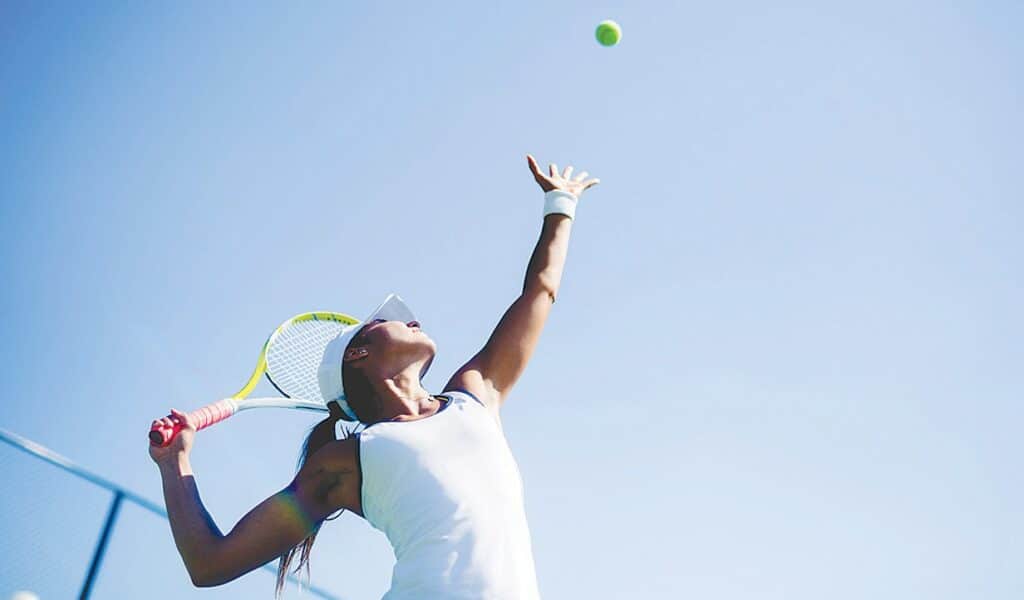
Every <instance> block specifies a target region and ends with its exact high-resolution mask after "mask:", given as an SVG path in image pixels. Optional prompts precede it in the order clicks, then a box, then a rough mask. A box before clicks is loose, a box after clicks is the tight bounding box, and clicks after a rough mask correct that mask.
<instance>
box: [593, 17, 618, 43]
mask: <svg viewBox="0 0 1024 600" xmlns="http://www.w3.org/2000/svg"><path fill="white" fill-rule="evenodd" d="M594 34H595V35H596V36H597V41H598V42H600V43H601V45H602V46H614V45H615V44H618V43H619V40H620V39H621V38H622V28H621V27H619V24H618V23H616V22H615V21H601V22H600V23H598V24H597V31H595V32H594Z"/></svg>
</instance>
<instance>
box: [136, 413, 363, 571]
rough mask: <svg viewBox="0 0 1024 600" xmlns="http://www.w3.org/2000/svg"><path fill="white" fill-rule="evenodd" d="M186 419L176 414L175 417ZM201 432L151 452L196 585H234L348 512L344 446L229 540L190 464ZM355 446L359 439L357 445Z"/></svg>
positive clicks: (325, 453) (260, 508) (322, 457)
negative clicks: (206, 502)
mask: <svg viewBox="0 0 1024 600" xmlns="http://www.w3.org/2000/svg"><path fill="white" fill-rule="evenodd" d="M174 417H177V418H181V419H182V420H184V419H185V415H183V414H182V413H179V412H177V411H174V412H173V416H172V417H166V418H167V419H173V418H174ZM194 433H195V429H194V428H192V427H186V428H185V429H182V431H181V433H180V434H179V435H178V436H177V437H176V438H175V441H174V442H172V443H171V445H170V446H168V447H167V448H159V447H153V446H151V447H150V455H151V456H152V457H153V460H154V461H155V462H156V463H157V465H158V466H159V467H160V476H161V479H162V481H163V489H164V500H165V502H166V504H167V516H168V519H169V520H170V523H171V532H172V534H173V535H174V543H175V545H176V546H177V547H178V553H179V554H181V558H182V560H183V561H184V563H185V568H186V569H187V570H188V574H189V577H191V579H192V583H194V584H195V585H196V586H199V587H209V586H215V585H220V584H223V583H227V582H229V581H231V580H233V579H236V578H238V577H240V576H242V575H244V574H245V573H248V572H249V571H252V570H253V569H255V568H257V567H260V566H262V565H264V564H266V563H267V562H270V561H271V560H273V559H275V558H277V557H279V556H281V555H282V554H283V553H285V552H286V551H287V550H289V549H290V548H292V547H294V546H295V545H296V544H298V543H299V542H301V541H302V540H304V539H305V538H306V536H308V535H309V534H310V533H312V532H313V531H314V530H315V528H316V526H317V525H318V524H319V523H320V522H321V521H323V519H324V518H326V517H327V516H329V515H330V514H331V513H333V512H336V511H337V510H338V509H340V508H343V506H342V500H341V499H342V497H344V495H345V493H344V491H345V486H346V482H347V481H350V478H349V475H351V465H350V464H349V463H350V462H351V461H349V460H347V459H346V457H347V456H348V454H349V453H348V452H347V448H345V447H344V446H345V444H346V443H350V440H342V441H339V442H335V443H333V444H328V445H327V446H325V447H323V448H321V449H320V450H319V451H318V452H317V453H316V454H314V455H313V456H311V457H310V458H309V459H308V460H307V461H306V463H305V465H304V466H303V468H302V469H301V470H300V471H299V473H298V475H296V476H295V479H294V480H293V481H292V482H291V484H289V485H288V487H286V488H285V489H283V490H281V491H280V492H278V493H276V494H274V495H273V496H271V497H269V498H267V499H266V500H264V501H263V502H261V503H260V504H259V505H257V506H256V507H255V508H253V509H252V510H251V511H249V512H248V514H246V515H245V516H244V517H242V519H241V520H240V521H239V522H238V524H236V525H235V527H234V528H233V529H232V530H231V531H230V532H229V533H228V534H227V535H224V534H222V533H221V532H220V529H218V527H217V525H216V523H214V521H213V518H212V517H211V516H210V514H209V513H208V512H207V511H206V507H204V506H203V502H202V499H200V497H199V488H198V487H197V486H196V481H195V477H194V476H193V474H192V467H191V464H190V462H189V452H190V451H191V446H192V437H193V435H194ZM353 439H354V438H353Z"/></svg>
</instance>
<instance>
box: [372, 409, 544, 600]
mask: <svg viewBox="0 0 1024 600" xmlns="http://www.w3.org/2000/svg"><path fill="white" fill-rule="evenodd" d="M441 395H442V396H444V397H447V398H449V401H448V402H447V403H446V404H445V405H444V406H443V407H442V408H441V410H440V411H439V412H437V413H435V414H433V415H431V416H429V417H426V418H423V419H418V420H416V421H394V422H382V423H375V424H373V425H371V426H369V427H367V428H366V429H364V430H363V431H362V432H360V433H359V434H358V435H359V440H360V442H359V460H360V464H361V467H362V475H363V486H362V502H363V515H364V516H365V518H366V520H367V521H368V522H369V523H370V525H372V526H373V527H374V528H376V529H379V530H380V531H382V532H384V535H386V536H387V538H388V540H389V541H390V542H391V546H392V548H393V549H394V552H395V567H394V570H393V572H392V575H391V589H390V590H389V591H388V592H387V593H386V594H385V595H384V600H406V599H410V598H417V599H422V598H445V599H447V598H473V599H499V598H500V599H516V600H529V599H535V598H540V593H539V591H538V589H537V577H536V573H535V572H534V565H533V553H532V551H531V549H530V531H529V529H528V527H527V524H526V512H525V509H524V505H523V483H522V478H521V476H520V474H519V467H518V466H517V465H516V461H515V459H514V458H513V457H512V452H511V450H509V447H508V442H507V441H506V440H505V435H504V433H503V432H502V430H501V425H500V424H499V423H498V420H497V419H496V418H495V417H494V415H493V414H492V413H491V412H490V411H489V410H488V409H486V408H485V407H484V406H483V404H481V403H480V401H479V400H477V399H476V398H475V397H474V396H473V395H471V394H469V393H468V392H462V391H450V392H445V393H444V394H441Z"/></svg>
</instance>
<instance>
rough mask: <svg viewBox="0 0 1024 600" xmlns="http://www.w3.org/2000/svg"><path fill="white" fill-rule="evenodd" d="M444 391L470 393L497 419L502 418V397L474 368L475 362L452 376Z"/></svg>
mask: <svg viewBox="0 0 1024 600" xmlns="http://www.w3.org/2000/svg"><path fill="white" fill-rule="evenodd" d="M444 391H445V392H450V391H458V392H469V393H470V394H472V395H473V396H476V398H477V400H479V401H480V402H481V403H482V404H483V405H484V406H486V407H487V409H488V410H490V411H491V412H492V413H493V414H494V416H495V417H496V418H500V413H499V410H500V408H501V396H500V395H499V394H498V391H497V390H495V389H494V387H492V386H491V385H490V384H489V383H488V382H487V380H486V379H484V377H483V375H482V374H481V373H480V371H479V370H478V369H477V368H475V367H474V365H473V361H470V362H469V363H467V364H466V365H465V366H464V367H462V368H461V369H459V370H458V371H457V372H456V373H455V374H454V375H452V378H451V379H449V380H448V383H447V384H446V385H445V386H444Z"/></svg>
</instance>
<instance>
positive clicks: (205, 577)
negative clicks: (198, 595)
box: [189, 571, 234, 588]
mask: <svg viewBox="0 0 1024 600" xmlns="http://www.w3.org/2000/svg"><path fill="white" fill-rule="evenodd" d="M189 577H190V578H191V579H192V585H194V586H196V587H197V588H209V587H217V586H218V585H224V584H225V583H227V582H229V581H231V580H232V579H234V577H225V576H224V575H222V574H218V573H213V572H202V573H200V572H191V571H190V572H189Z"/></svg>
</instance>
